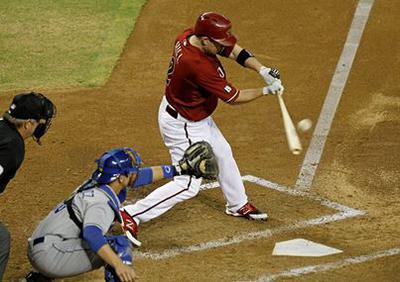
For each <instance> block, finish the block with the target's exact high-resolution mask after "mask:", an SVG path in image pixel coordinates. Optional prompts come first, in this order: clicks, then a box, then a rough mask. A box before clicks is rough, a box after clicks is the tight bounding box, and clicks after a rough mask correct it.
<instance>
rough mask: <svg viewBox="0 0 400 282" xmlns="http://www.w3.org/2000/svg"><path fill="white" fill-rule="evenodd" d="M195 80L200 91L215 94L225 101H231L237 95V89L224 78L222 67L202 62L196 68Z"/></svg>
mask: <svg viewBox="0 0 400 282" xmlns="http://www.w3.org/2000/svg"><path fill="white" fill-rule="evenodd" d="M195 69H196V73H195V77H196V81H197V84H198V85H199V86H200V87H201V88H202V89H201V92H202V91H205V92H207V93H210V94H212V95H215V96H217V97H218V98H220V99H221V100H222V101H224V102H226V103H232V102H234V101H235V100H236V99H237V98H238V97H239V90H238V89H237V88H236V87H235V86H233V84H231V83H230V82H228V81H227V80H226V77H225V72H224V70H223V69H222V67H217V68H216V67H215V66H214V65H212V64H211V63H209V62H202V63H201V64H199V65H198V66H197V67H196V68H195Z"/></svg>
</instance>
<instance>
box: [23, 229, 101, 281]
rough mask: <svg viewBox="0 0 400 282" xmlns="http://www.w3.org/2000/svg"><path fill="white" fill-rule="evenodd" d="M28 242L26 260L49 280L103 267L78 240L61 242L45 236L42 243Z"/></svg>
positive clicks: (57, 237) (98, 258) (81, 241)
mask: <svg viewBox="0 0 400 282" xmlns="http://www.w3.org/2000/svg"><path fill="white" fill-rule="evenodd" d="M33 243H34V241H33V240H31V239H30V240H29V244H28V258H29V261H30V262H31V264H32V266H33V267H34V269H35V270H37V271H39V272H40V273H42V274H43V275H45V276H47V277H49V278H65V277H71V276H75V275H79V274H82V273H85V272H88V271H91V270H94V269H97V268H100V267H101V266H103V265H104V262H103V260H102V259H101V258H100V257H99V256H97V255H96V254H95V253H94V252H93V251H92V250H91V249H90V248H89V246H88V245H87V244H86V242H85V241H84V240H82V239H80V238H76V239H68V240H63V238H61V237H59V236H54V235H47V236H45V240H44V242H41V243H37V244H36V245H34V244H33Z"/></svg>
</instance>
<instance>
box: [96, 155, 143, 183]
mask: <svg viewBox="0 0 400 282" xmlns="http://www.w3.org/2000/svg"><path fill="white" fill-rule="evenodd" d="M141 162H142V160H141V159H140V156H139V154H138V153H137V152H136V151H135V150H133V149H131V148H118V149H114V150H111V151H108V152H105V153H104V154H103V155H102V156H101V157H100V158H99V159H97V160H96V163H97V169H96V170H95V171H94V172H93V174H92V179H93V180H95V181H97V183H99V184H107V183H110V182H113V181H114V180H115V179H117V177H118V176H120V175H121V174H123V175H128V174H131V173H137V172H138V170H139V167H140V165H141Z"/></svg>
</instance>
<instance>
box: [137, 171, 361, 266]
mask: <svg viewBox="0 0 400 282" xmlns="http://www.w3.org/2000/svg"><path fill="white" fill-rule="evenodd" d="M242 179H243V181H247V182H250V183H254V184H256V185H259V186H261V187H264V188H267V189H272V190H275V191H278V192H281V193H285V194H288V195H291V196H295V197H302V198H307V199H310V200H313V201H316V202H319V203H320V204H321V205H322V206H326V207H328V208H331V209H335V210H337V211H338V212H337V213H335V214H331V215H323V216H320V217H317V218H313V219H308V220H302V221H298V222H295V223H293V224H289V225H284V226H280V227H277V228H272V229H266V230H261V231H254V232H249V233H244V234H241V235H237V236H234V237H229V238H221V239H217V240H212V241H208V242H203V243H198V244H195V245H191V246H186V247H174V248H171V249H167V250H164V251H162V252H151V251H149V252H137V253H136V254H135V258H136V259H151V260H162V259H167V258H171V257H175V256H177V255H180V254H185V253H192V252H198V251H206V250H210V249H215V248H221V247H226V246H230V245H233V244H239V243H242V242H245V241H251V240H257V239H262V238H269V237H272V236H274V235H279V234H283V233H287V232H291V231H294V230H298V229H302V228H307V227H312V226H317V225H322V224H326V223H330V222H335V221H340V220H344V219H347V218H352V217H356V216H361V215H365V214H366V212H364V211H361V210H358V209H354V208H350V207H348V206H345V205H342V204H339V203H336V202H333V201H330V200H327V199H325V198H322V197H319V196H316V195H313V194H310V193H308V192H305V191H299V190H294V189H290V188H288V187H286V186H283V185H280V184H277V183H273V182H271V181H268V180H266V179H262V178H260V177H256V176H252V175H246V176H243V177H242ZM218 187H219V183H218V182H213V183H207V184H204V185H202V186H201V188H200V189H201V190H209V189H214V188H218Z"/></svg>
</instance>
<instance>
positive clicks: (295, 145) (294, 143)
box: [276, 94, 302, 155]
mask: <svg viewBox="0 0 400 282" xmlns="http://www.w3.org/2000/svg"><path fill="white" fill-rule="evenodd" d="M276 96H277V97H278V102H279V106H280V108H281V113H282V119H283V126H284V128H285V133H286V139H287V142H288V145H289V150H290V151H291V152H292V154H293V155H299V154H300V153H301V150H302V147H301V143H300V140H299V136H298V135H297V132H296V128H295V127H294V125H293V121H292V119H291V118H290V115H289V112H288V110H287V108H286V105H285V102H284V101H283V97H282V95H281V94H277V95H276Z"/></svg>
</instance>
